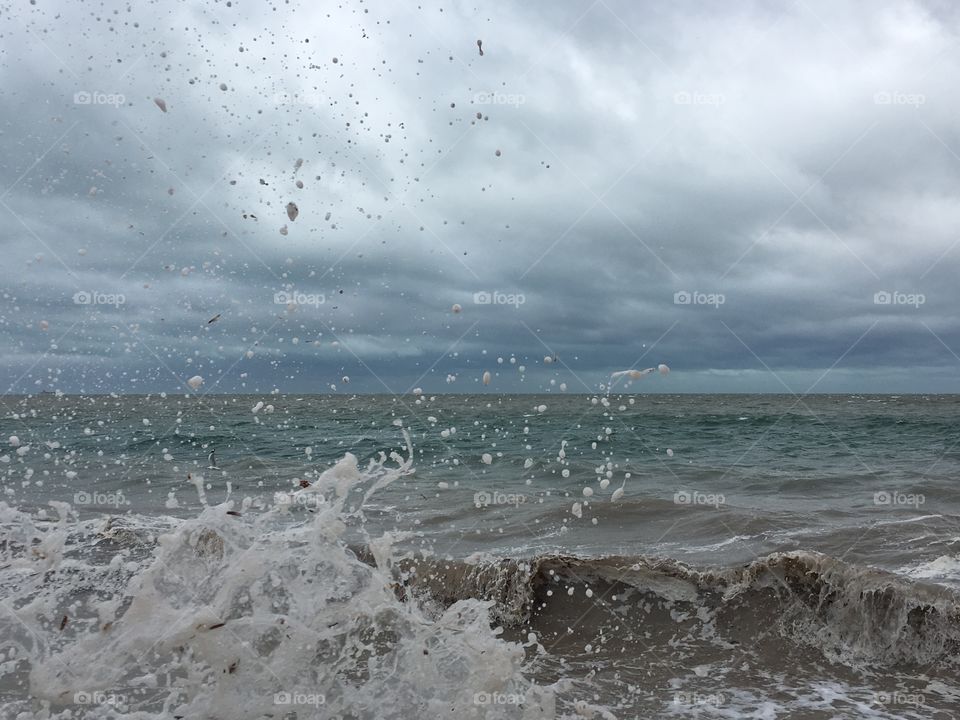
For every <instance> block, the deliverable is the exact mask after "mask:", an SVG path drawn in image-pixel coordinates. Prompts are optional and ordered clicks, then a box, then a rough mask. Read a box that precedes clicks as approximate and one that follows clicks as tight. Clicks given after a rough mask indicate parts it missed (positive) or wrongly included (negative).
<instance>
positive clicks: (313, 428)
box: [0, 395, 960, 582]
mask: <svg viewBox="0 0 960 720" xmlns="http://www.w3.org/2000/svg"><path fill="white" fill-rule="evenodd" d="M261 402H262V403H263V404H264V406H263V408H262V409H260V410H259V411H257V412H254V411H253V409H254V408H255V406H256V405H257V403H261ZM5 405H6V409H5V412H4V415H3V418H2V421H0V425H2V428H0V437H3V438H6V437H8V436H10V435H17V436H18V437H19V438H20V447H19V448H13V447H8V448H6V449H5V450H4V457H3V460H4V464H3V465H2V466H0V468H2V469H3V472H4V475H3V492H4V493H5V496H6V498H7V501H8V502H11V503H16V504H19V505H22V506H24V507H40V506H44V505H46V504H47V503H48V502H49V501H50V500H61V501H65V502H69V503H71V504H72V505H73V506H74V508H75V509H76V510H77V511H78V512H79V513H81V515H86V514H117V513H121V514H131V513H132V514H138V513H139V514H147V515H174V516H190V515H192V514H194V513H195V512H196V510H197V508H198V507H199V499H198V497H197V493H196V490H195V488H194V486H193V483H192V482H190V481H189V480H188V479H187V478H188V475H190V477H191V478H193V477H196V476H202V477H203V479H204V482H205V484H206V486H207V492H208V493H209V495H210V497H211V499H218V498H223V497H225V496H226V491H227V483H229V484H230V488H231V489H232V492H233V497H235V498H243V497H251V498H256V499H259V500H262V501H263V502H270V501H271V498H272V495H273V493H274V492H275V491H288V490H290V489H292V488H294V487H296V486H297V484H298V482H299V481H300V480H307V481H309V480H310V479H311V477H314V476H315V475H316V474H317V473H319V472H321V471H322V470H323V469H325V468H326V467H328V466H330V465H331V464H332V463H334V462H336V461H337V460H338V459H340V458H341V457H342V456H343V454H344V453H345V452H351V453H353V454H354V455H355V456H356V457H357V458H358V459H359V460H360V462H361V464H362V463H365V462H367V461H368V460H369V459H370V458H373V457H376V455H377V454H378V453H379V452H388V453H389V452H390V451H393V450H400V449H402V448H403V443H404V441H403V437H402V434H401V426H402V427H403V428H406V429H408V430H409V432H410V433H411V438H412V443H413V452H414V466H415V473H414V474H412V475H410V476H408V477H406V478H404V481H403V482H399V483H396V484H394V486H392V487H391V488H390V489H389V490H388V491H387V492H385V493H383V494H382V495H380V496H378V499H377V502H376V503H375V504H374V506H372V507H371V508H368V510H367V512H368V514H369V515H370V517H371V519H372V520H373V521H375V522H377V523H380V524H382V525H384V526H385V527H391V528H398V529H406V530H410V529H413V530H414V531H416V532H417V533H419V534H420V535H421V536H422V537H423V538H425V539H428V540H429V542H430V543H433V544H438V545H436V546H437V547H439V548H440V549H441V550H444V551H448V552H450V553H452V554H455V555H463V554H469V553H471V552H475V551H478V550H488V551H491V552H496V553H501V554H512V555H526V554H532V553H536V552H543V551H571V550H572V551H577V552H581V553H587V554H604V553H608V552H620V553H647V554H649V553H654V554H662V555H665V556H669V557H675V558H684V559H696V560H703V561H711V562H717V563H722V564H725V563H728V562H738V561H749V560H750V559H752V558H753V557H756V556H758V555H760V554H764V553H767V552H771V551H774V550H792V549H803V550H817V551H821V552H825V553H829V554H832V555H836V556H840V555H842V556H845V557H847V558H852V559H855V560H858V561H863V562H869V563H871V564H875V565H877V566H880V567H884V568H887V569H891V570H897V569H904V568H905V569H907V570H908V571H911V572H918V573H921V574H923V573H925V572H927V570H926V569H925V568H926V567H927V565H928V564H929V563H931V562H934V561H937V560H938V558H940V559H941V560H940V562H939V565H938V567H939V566H950V565H952V563H951V562H950V561H951V558H953V557H955V556H956V554H957V552H958V551H960V526H958V518H960V485H958V483H957V478H958V477H960V447H958V445H957V443H958V441H960V435H958V434H957V429H958V419H960V398H958V397H957V396H809V397H806V398H797V397H792V396H770V395H763V396H744V395H730V396H713V395H711V396H698V395H677V396H669V395H654V396H642V395H638V396H632V395H615V396H611V397H609V398H607V397H604V396H599V395H598V396H585V395H514V396H505V397H495V396H489V395H443V396H435V397H427V396H422V397H415V396H413V395H409V396H402V397H389V396H353V397H350V396H331V395H325V396H284V395H274V396H223V395H209V396H205V397H197V396H193V397H184V396H168V397H160V396H123V397H113V396H90V397H75V396H54V395H41V396H33V397H18V398H7V399H6V400H5ZM268 405H272V406H273V412H269V408H268V407H267V406H268ZM27 446H29V447H28V449H26V450H25V451H24V448H25V447H27ZM17 450H20V451H21V453H22V454H18V453H17ZM211 450H215V452H216V455H215V458H216V463H217V465H216V468H217V469H209V467H208V466H209V465H210V463H209V459H208V455H209V453H210V451H211ZM561 451H562V455H563V457H561ZM668 451H669V452H668ZM485 454H489V456H490V458H489V459H490V463H489V464H487V463H485V462H484V459H483V458H484V455H485ZM628 475H629V477H628ZM604 479H606V480H607V481H608V483H602V481H603V480H604ZM602 485H606V487H603V486H602ZM584 488H588V492H591V491H592V493H593V494H592V495H591V496H590V497H586V496H584V494H583V492H584ZM618 488H622V489H623V493H622V497H620V498H619V499H618V501H617V502H612V501H611V496H612V494H613V492H614V491H615V490H617V489H618ZM77 500H79V501H80V502H77ZM478 501H479V502H478ZM576 502H579V503H580V513H581V516H580V517H577V516H576V515H575V514H574V512H573V510H574V508H573V506H574V503H576ZM478 504H479V505H480V507H478ZM911 568H914V569H913V570H910V569H911ZM930 572H933V573H934V574H935V575H936V574H937V573H936V572H934V570H930ZM940 575H943V573H940ZM941 579H942V580H943V581H945V582H950V581H952V580H953V579H954V578H952V577H951V576H949V574H947V575H945V576H944V577H942V578H941Z"/></svg>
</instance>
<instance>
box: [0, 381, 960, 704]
mask: <svg viewBox="0 0 960 720" xmlns="http://www.w3.org/2000/svg"><path fill="white" fill-rule="evenodd" d="M4 402H5V406H6V407H5V408H3V416H2V421H0V422H2V428H0V438H2V440H0V442H2V443H3V449H2V451H0V472H2V473H3V475H2V477H3V481H2V491H3V500H2V502H3V504H2V505H0V527H2V531H3V536H2V537H3V541H2V545H0V550H2V554H0V598H2V605H0V630H2V638H3V640H2V645H0V653H2V655H0V698H2V703H3V705H2V707H3V708H4V716H5V717H6V716H9V717H18V716H19V717H24V718H28V717H31V718H32V717H51V718H52V717H56V718H68V717H69V718H77V717H81V718H82V717H143V718H166V717H184V718H189V717H211V718H220V717H223V718H228V717H229V718H235V717H250V718H268V717H274V718H281V717H284V718H286V717H292V718H307V717H311V718H312V717H330V718H334V717H343V718H364V717H371V718H373V717H397V718H404V717H414V716H420V715H423V714H424V713H426V715H427V716H430V717H434V716H435V717H477V718H480V717H530V718H533V717H591V716H592V717H615V718H646V717H661V716H677V717H761V718H766V717H771V718H773V717H810V718H819V717H824V718H826V717H878V718H894V717H896V718H900V717H907V718H912V717H916V718H920V717H942V718H949V717H954V716H955V714H956V712H957V710H956V708H958V707H960V683H958V681H957V674H958V659H960V595H958V593H960V486H958V483H957V481H956V478H957V477H958V460H960V447H958V443H960V436H957V434H956V432H957V419H958V418H960V398H957V397H954V396H903V397H889V396H811V397H806V398H796V397H790V396H689V395H687V396H667V395H656V396H640V395H637V396H634V395H611V396H610V397H604V396H600V395H598V396H583V395H571V396H566V395H542V396H536V395H516V396H506V397H498V396H492V395H461V396H457V395H444V396H436V397H428V396H412V395H411V396H404V397H386V396H382V397H380V396H359V397H345V396H304V397H296V396H283V395H272V396H213V395H209V396H205V397H196V396H192V397H182V396H168V397H159V396H152V397H148V396H139V397H132V396H123V397H112V396H90V397H76V396H55V395H42V396H34V397H15V398H9V397H8V398H5V399H4ZM11 436H13V437H11ZM8 438H10V439H9V440H8ZM211 451H212V452H213V453H214V455H213V457H212V459H211V456H210V453H211Z"/></svg>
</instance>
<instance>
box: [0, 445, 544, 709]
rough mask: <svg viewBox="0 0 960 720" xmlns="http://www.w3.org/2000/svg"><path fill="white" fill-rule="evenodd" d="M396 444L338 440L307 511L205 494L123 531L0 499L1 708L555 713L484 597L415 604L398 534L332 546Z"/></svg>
mask: <svg viewBox="0 0 960 720" xmlns="http://www.w3.org/2000/svg"><path fill="white" fill-rule="evenodd" d="M407 449H408V455H407V457H406V458H403V457H402V456H400V455H399V454H393V455H392V456H391V460H392V461H393V464H388V461H387V458H386V457H385V456H384V455H383V454H381V455H380V457H379V459H377V460H375V461H371V462H370V464H369V465H368V466H367V467H366V468H365V469H364V470H360V469H359V468H358V467H357V463H356V458H354V457H353V456H352V455H350V454H349V453H348V454H347V455H345V456H344V458H343V459H342V460H341V461H340V462H338V463H337V464H336V465H334V466H333V467H332V468H330V469H328V470H327V471H325V472H323V473H322V474H321V475H320V476H319V477H318V478H317V479H316V481H315V482H314V483H313V484H312V485H311V486H310V487H308V488H305V489H303V490H301V491H299V492H298V493H297V494H302V495H304V496H312V497H313V498H315V503H314V504H313V506H312V508H311V510H312V511H304V512H302V513H300V512H297V511H296V510H295V509H294V508H298V507H300V506H301V504H300V503H295V504H284V503H280V504H277V505H274V506H271V507H269V508H267V509H264V510H259V511H258V510H255V509H252V508H251V507H250V506H249V505H247V506H246V507H245V508H244V511H243V512H242V513H238V511H237V510H236V509H235V504H234V502H233V501H229V500H228V501H226V502H223V503H221V504H218V505H207V504H206V503H204V507H203V509H202V511H201V512H200V514H199V515H198V516H197V517H195V518H191V519H187V520H184V521H175V520H173V519H164V524H165V527H163V529H162V530H161V531H160V532H159V533H157V534H156V535H155V536H154V535H153V534H152V532H151V531H150V529H148V528H147V529H146V532H142V533H137V532H136V531H135V530H134V532H133V538H132V539H130V541H129V542H128V543H127V544H123V543H119V542H118V541H117V540H116V539H115V538H114V537H112V536H111V537H104V536H102V535H97V533H96V529H95V521H85V522H83V523H81V522H72V523H70V522H68V518H69V516H70V514H71V511H70V508H69V506H67V505H66V504H63V503H56V504H54V506H55V509H56V510H57V512H58V513H59V515H60V517H59V519H58V520H57V521H56V522H54V523H37V522H35V521H34V520H33V519H32V518H31V517H30V516H29V515H27V514H25V513H22V512H20V511H18V510H15V509H13V508H10V507H8V506H6V505H2V506H0V520H2V524H3V528H4V530H5V538H6V541H5V543H4V545H3V560H2V562H0V583H2V590H3V594H4V596H5V597H6V598H7V599H8V604H7V608H8V612H6V613H4V614H3V615H2V616H0V630H2V637H3V641H2V645H0V653H2V659H3V661H2V662H0V673H2V675H0V682H2V683H3V687H4V688H5V689H6V691H5V692H4V694H3V697H4V703H3V706H2V709H3V714H4V716H5V717H17V715H18V713H19V714H21V716H22V717H38V718H42V717H48V718H54V717H68V716H69V717H71V718H99V717H118V718H134V717H136V718H156V719H157V720H159V719H160V718H171V717H182V718H192V717H207V718H224V719H226V718H262V717H294V718H305V717H310V718H314V717H320V718H324V717H339V716H345V717H351V718H392V717H396V718H409V717H412V716H416V715H423V716H424V717H458V718H460V717H465V718H470V717H476V718H494V717H522V718H550V717H554V716H555V714H556V709H555V702H556V701H555V698H554V693H553V692H552V691H551V690H550V689H546V688H539V687H536V686H534V685H532V684H531V682H530V681H529V680H527V679H526V678H525V677H524V674H523V667H524V662H525V660H524V655H525V653H524V649H523V647H522V645H520V644H518V643H512V642H507V641H504V640H503V639H501V638H499V637H498V636H497V635H498V632H497V631H495V630H491V628H490V619H489V607H490V605H491V603H490V602H488V601H480V600H476V599H472V598H467V599H462V600H458V601H457V602H454V603H452V604H450V605H449V606H448V607H446V608H445V609H443V610H442V611H441V612H439V613H437V614H433V613H430V612H428V611H425V610H424V609H422V608H421V607H420V606H419V605H418V603H416V602H413V601H412V598H411V597H409V596H406V595H405V594H404V593H402V592H399V591H398V584H397V582H396V580H395V576H394V574H393V573H392V571H391V567H392V566H393V564H394V558H393V549H392V545H393V542H394V541H395V540H396V539H397V538H398V537H402V535H397V536H393V535H384V536H381V537H379V538H374V539H370V538H367V546H368V547H369V548H370V549H371V554H372V558H373V562H364V561H362V560H361V559H359V558H358V557H357V555H356V554H355V553H354V552H353V551H351V550H350V549H349V548H348V547H347V545H346V544H345V543H344V542H343V535H344V533H345V532H346V530H347V528H348V526H350V527H354V526H356V527H359V529H360V531H361V532H364V529H363V523H362V520H363V517H362V515H363V504H364V503H365V502H366V501H367V500H369V499H370V497H371V496H372V495H373V493H374V492H376V491H377V490H379V489H381V488H383V487H385V486H386V485H388V484H389V483H391V482H393V480H395V479H397V478H398V477H400V476H401V475H402V474H403V473H404V472H405V471H408V470H409V469H410V464H411V462H410V458H411V457H412V453H411V452H410V442H409V438H407ZM197 487H198V490H202V485H201V484H200V483H198V484H197ZM64 618H66V619H64ZM9 688H19V690H20V697H17V693H16V692H14V693H11V692H10V691H9ZM491 698H509V699H511V702H509V703H507V702H502V703H501V702H492V701H491ZM514 701H515V702H514ZM70 713H72V714H70Z"/></svg>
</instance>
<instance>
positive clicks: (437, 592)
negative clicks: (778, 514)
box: [398, 551, 960, 667]
mask: <svg viewBox="0 0 960 720" xmlns="http://www.w3.org/2000/svg"><path fill="white" fill-rule="evenodd" d="M398 572H399V574H400V576H401V582H402V583H403V584H404V585H405V586H406V587H407V588H408V589H409V590H410V591H412V592H414V593H416V594H419V595H421V596H424V597H427V598H430V599H432V600H433V601H435V602H438V603H440V604H441V605H442V606H448V605H450V604H453V603H455V602H457V601H459V600H462V599H465V598H476V599H482V600H486V601H490V602H492V603H493V605H492V607H491V616H492V620H493V621H494V622H495V623H501V624H505V625H509V626H515V627H519V626H525V625H530V624H532V623H534V621H536V623H538V624H540V625H546V626H549V625H550V622H551V616H556V617H557V618H566V617H568V616H569V614H570V613H569V611H568V609H567V608H565V607H564V603H565V601H566V600H567V598H570V600H569V602H571V603H574V602H576V603H580V602H581V601H580V599H579V598H577V599H574V598H573V597H572V593H569V594H568V593H567V592H551V590H558V589H559V590H563V589H565V588H566V587H568V586H572V585H589V587H590V588H591V590H592V593H593V596H594V597H600V598H606V597H619V598H622V597H624V596H630V595H631V593H630V591H635V592H634V594H633V595H632V596H633V597H635V598H636V600H635V602H650V601H651V600H655V601H659V602H662V603H666V604H669V605H672V606H676V607H680V606H682V607H683V609H685V610H687V611H689V612H691V613H693V614H694V615H696V614H697V613H700V614H703V613H704V612H705V613H707V615H708V616H709V617H711V618H714V619H715V620H716V631H717V633H718V634H719V635H720V636H721V637H722V636H723V634H724V630H725V629H726V630H729V631H730V633H729V634H730V637H731V638H732V637H733V636H734V635H736V636H737V639H736V641H737V642H744V641H747V642H749V641H751V639H752V638H751V637H750V635H751V633H750V632H747V637H746V638H744V637H743V631H742V629H743V627H748V628H749V627H753V628H755V632H754V635H756V636H759V634H761V633H765V632H766V630H767V628H769V627H774V628H776V630H777V631H778V633H779V635H780V637H781V638H782V639H783V640H786V641H788V642H791V643H794V644H797V645H807V646H810V647H812V648H815V649H816V650H818V651H819V652H821V653H822V654H823V655H824V656H825V657H826V658H828V659H830V660H832V661H836V662H841V663H843V664H846V665H849V666H855V667H863V666H875V667H894V666H897V665H902V664H908V665H920V664H927V665H929V664H937V665H955V664H957V661H958V651H960V594H958V593H957V592H955V591H953V590H951V589H949V588H946V587H942V586H933V585H926V584H923V583H919V582H914V581H912V580H910V579H908V578H904V577H902V576H898V575H895V574H892V573H888V572H884V571H881V570H877V569H873V568H868V567H862V566H857V565H852V564H849V563H845V562H843V561H842V560H839V559H837V558H833V557H830V556H827V555H822V554H818V553H812V552H802V551H798V552H787V553H775V554H771V555H768V556H766V557H763V558H759V559H757V560H756V561H754V562H752V563H750V564H748V565H745V566H740V567H735V568H719V569H717V568H710V569H697V568H694V567H691V566H689V565H686V564H684V563H681V562H678V561H676V560H671V559H664V558H653V557H643V556H640V557H624V556H611V557H576V556H570V555H559V554H557V555H544V556H539V557H535V558H533V559H531V560H527V561H518V560H511V559H490V558H475V559H472V561H417V562H413V561H408V562H407V563H405V564H404V565H403V566H402V567H401V568H398ZM761 618H762V619H764V621H765V622H760V619H761ZM753 639H755V638H753Z"/></svg>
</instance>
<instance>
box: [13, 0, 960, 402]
mask: <svg viewBox="0 0 960 720" xmlns="http://www.w3.org/2000/svg"><path fill="white" fill-rule="evenodd" d="M956 15H957V13H956V11H955V10H954V9H953V8H952V6H951V5H949V4H943V3H936V2H895V3H885V4H873V3H845V4H841V5H838V4H836V3H829V2H813V1H811V2H806V1H802V2H797V3H759V2H758V3H740V4H737V5H736V6H726V5H718V4H715V3H683V2H682V3H669V4H649V3H631V2H621V3H617V2H608V1H606V0H597V1H596V2H570V3H551V4H534V3H513V4H496V5H493V6H475V5H472V4H469V3H444V2H442V3H427V4H420V5H415V4H407V3H386V2H378V3H369V2H363V3H361V2H356V3H342V4H333V3H307V2H293V1H291V2H289V3H287V2H276V3H253V2H249V1H248V0H239V1H238V0H234V1H233V2H213V1H210V2H201V1H197V2H189V3H183V4H171V3H158V4H150V5H144V6H143V7H140V6H139V4H126V3H112V2H104V3H100V4H97V5H92V4H89V3H67V2H49V1H46V0H36V2H35V3H31V4H27V3H20V2H16V3H13V2H8V3H4V4H2V5H0V20H2V24H0V28H2V29H0V35H2V43H0V80H2V82H0V88H2V89H0V93H2V95H3V103H2V105H0V156H2V158H3V159H2V164H0V218H2V220H0V247H2V253H3V254H2V261H0V288H2V302H0V339H2V343H3V348H4V353H3V356H2V359H0V388H2V390H4V391H6V392H7V393H8V394H9V393H14V394H18V393H29V392H38V391H41V390H45V391H51V390H62V391H64V392H78V391H82V392H156V391H168V392H187V386H186V385H185V381H186V380H187V379H188V378H189V377H191V376H193V375H197V374H199V375H201V376H203V377H204V379H205V384H204V386H203V388H202V391H203V392H239V391H249V392H268V391H272V390H274V389H276V390H279V391H281V392H297V393H304V392H328V391H332V390H336V391H337V392H346V391H349V392H384V393H387V392H388V393H400V392H405V391H409V390H410V389H412V388H413V387H422V388H424V390H425V391H427V392H473V391H481V390H483V391H490V392H503V391H509V392H525V391H529V392H540V391H558V388H559V385H560V383H565V384H566V387H567V389H568V391H569V392H589V391H596V390H597V388H598V387H599V384H600V383H603V382H604V381H605V380H606V379H607V378H608V377H609V375H610V372H611V371H614V370H620V369H623V368H627V367H647V366H650V365H656V364H658V363H661V362H663V363H667V364H668V365H670V366H671V368H672V369H673V370H674V372H673V373H672V374H671V375H670V376H668V377H666V378H664V377H660V376H653V377H648V378H646V379H644V380H642V381H640V383H642V384H635V385H634V386H632V388H631V389H632V390H637V391H641V390H642V391H644V392H747V391H763V392H799V393H802V392H807V391H813V392H960V380H958V377H960V373H958V372H957V371H958V368H960V357H958V356H960V331H958V325H957V320H956V312H955V308H956V307H957V304H958V301H960V288H958V284H957V282H956V279H955V278H956V275H957V270H958V260H960V249H958V248H957V245H958V244H960V234H958V221H960V203H958V201H957V198H958V196H960V195H958V191H960V128H958V126H957V124H956V121H955V118H956V117H957V114H958V112H960V98H958V96H957V93H956V91H955V89H954V85H955V81H953V80H954V78H956V77H957V75H958V71H960V67H958V66H960V44H958V43H957V40H958V38H957V32H956V27H957V23H956V21H957V16H956ZM477 40H482V43H483V55H482V56H481V55H480V53H479V51H478V47H477ZM156 100H160V101H162V102H159V103H158V102H156ZM161 105H163V107H164V108H165V110H164V109H163V108H161V107H160V106H161ZM299 161H302V163H301V162H299ZM298 183H300V184H302V187H299V186H298ZM291 202H292V203H295V205H296V207H297V211H298V212H297V213H296V217H295V219H293V220H291V219H290V217H289V216H288V212H287V206H288V203H291ZM454 305H459V306H460V312H454V311H453V307H454ZM218 315H219V318H218V319H217V320H216V321H214V322H210V320H211V319H212V318H214V317H215V316H218ZM545 357H550V358H555V360H554V361H553V362H550V363H546V362H545V361H544V358H545ZM520 366H524V368H525V371H524V372H521V371H520V369H519V368H520ZM485 370H490V371H491V372H492V373H493V374H494V380H493V382H491V384H490V386H488V387H483V386H482V385H481V384H480V378H481V375H482V373H483V372H484V371H485ZM343 376H348V377H349V378H350V383H349V385H346V386H345V385H344V383H343V382H342V378H343ZM452 378H455V380H453V379H452ZM551 381H553V384H551Z"/></svg>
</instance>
